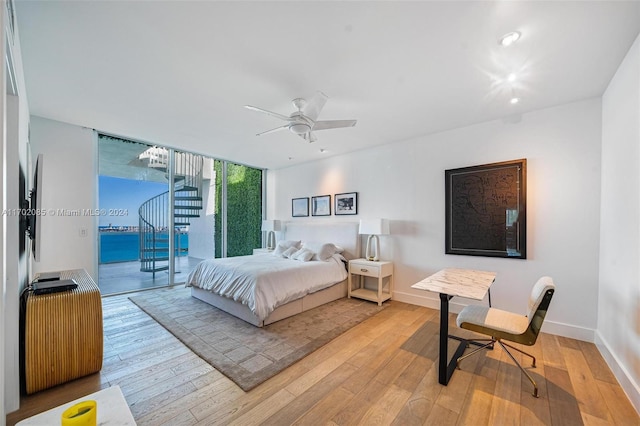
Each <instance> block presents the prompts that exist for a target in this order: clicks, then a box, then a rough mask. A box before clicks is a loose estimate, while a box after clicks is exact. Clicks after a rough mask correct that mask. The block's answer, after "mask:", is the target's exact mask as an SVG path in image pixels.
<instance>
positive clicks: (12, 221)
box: [0, 8, 30, 424]
mask: <svg viewBox="0 0 640 426" xmlns="http://www.w3.org/2000/svg"><path fill="white" fill-rule="evenodd" d="M5 12H6V8H2V16H3V19H6V16H5ZM15 22H16V24H17V21H15ZM4 25H6V20H5V21H4V23H3V25H0V28H4ZM6 34H8V33H5V32H4V31H3V32H2V39H1V41H0V44H1V45H2V49H3V52H5V53H4V54H3V55H2V57H3V58H6V59H7V60H6V61H5V66H3V67H2V68H3V72H6V71H5V67H7V68H9V67H10V68H11V70H12V72H11V74H12V75H13V80H12V82H11V83H9V84H11V85H12V92H13V93H15V94H16V95H17V96H9V97H8V98H9V99H6V98H7V96H5V95H4V94H5V93H7V91H8V89H7V90H5V86H4V84H5V82H7V81H9V80H11V79H10V78H8V77H7V76H5V75H4V74H3V75H2V77H1V78H2V82H3V89H2V90H1V91H0V92H2V93H3V101H2V104H3V106H4V107H6V110H5V109H4V108H3V118H4V119H5V121H4V123H3V124H4V126H3V129H4V130H3V131H4V132H6V133H4V136H5V137H6V139H5V138H3V141H5V143H6V146H5V149H6V151H5V152H4V154H5V157H4V159H3V160H4V161H2V174H3V176H4V179H6V181H5V184H4V185H2V194H3V198H4V202H5V203H6V204H5V205H3V209H4V208H7V209H18V208H20V207H21V200H20V199H19V196H18V195H19V193H20V190H19V189H20V188H19V182H20V180H19V170H20V168H22V170H23V171H25V172H26V171H27V170H28V163H29V162H30V159H28V158H27V142H28V134H29V104H28V101H27V93H26V86H25V81H24V73H23V65H22V54H21V48H20V37H19V29H18V27H17V25H16V27H15V30H14V36H13V37H11V36H9V37H7V41H6V43H5V39H4V36H5V35H6ZM5 114H6V116H5ZM19 230H20V227H19V217H18V216H16V215H5V216H3V220H2V234H3V235H2V241H3V243H2V244H3V247H4V249H3V250H0V251H2V253H1V254H0V257H2V258H3V260H4V269H3V280H2V282H3V292H2V296H1V299H2V300H1V301H0V312H1V313H2V317H3V321H2V322H3V325H2V327H1V331H0V341H1V342H2V344H1V345H0V365H1V366H2V367H3V368H2V373H0V383H2V386H1V389H2V391H1V392H0V401H2V402H3V404H2V410H0V424H4V421H5V416H4V414H5V413H7V412H11V411H15V410H17V409H18V408H19V405H20V382H19V358H18V356H19V352H18V332H19V329H18V318H19V299H18V298H19V294H20V292H21V290H22V289H23V287H24V286H25V284H26V283H27V282H28V280H29V277H28V270H29V260H28V258H27V255H28V251H25V252H22V253H20V250H19V247H20V242H21V241H24V240H25V236H24V235H21V234H20V232H19ZM3 334H4V336H3ZM2 358H4V360H3V361H2ZM3 376H4V379H3Z"/></svg>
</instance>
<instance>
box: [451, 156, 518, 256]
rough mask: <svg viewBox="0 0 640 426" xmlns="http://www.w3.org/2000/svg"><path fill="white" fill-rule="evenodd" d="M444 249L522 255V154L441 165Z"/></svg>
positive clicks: (477, 254)
mask: <svg viewBox="0 0 640 426" xmlns="http://www.w3.org/2000/svg"><path fill="white" fill-rule="evenodd" d="M445 194H446V195H445V198H446V200H445V206H446V220H445V222H446V224H445V226H446V230H445V231H446V232H445V235H446V236H445V244H446V248H445V253H446V254H459V255H468V256H489V257H505V258H510V259H526V258H527V203H526V200H527V160H526V159H519V160H512V161H503V162H499V163H492V164H483V165H479V166H472V167H463V168H459V169H451V170H445Z"/></svg>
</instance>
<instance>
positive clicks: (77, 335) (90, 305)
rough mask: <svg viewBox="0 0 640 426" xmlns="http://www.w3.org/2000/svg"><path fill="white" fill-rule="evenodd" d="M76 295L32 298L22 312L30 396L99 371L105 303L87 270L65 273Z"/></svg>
mask: <svg viewBox="0 0 640 426" xmlns="http://www.w3.org/2000/svg"><path fill="white" fill-rule="evenodd" d="M60 278H61V279H74V280H75V281H76V283H77V284H78V287H77V288H76V289H75V290H70V291H63V292H59V293H50V294H40V295H35V294H29V295H28V296H27V299H26V303H25V308H24V376H25V390H26V392H27V393H28V394H31V393H33V392H37V391H39V390H42V389H46V388H50V387H52V386H55V385H58V384H60V383H64V382H67V381H69V380H73V379H76V378H78V377H82V376H86V375H88V374H91V373H95V372H97V371H100V369H101V368H102V352H103V340H102V339H103V336H102V300H101V298H100V290H99V289H98V286H97V285H96V283H95V282H94V281H93V280H92V279H91V276H89V274H88V273H87V272H86V271H85V270H83V269H78V270H71V271H63V272H61V273H60Z"/></svg>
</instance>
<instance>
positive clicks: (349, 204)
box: [333, 192, 358, 216]
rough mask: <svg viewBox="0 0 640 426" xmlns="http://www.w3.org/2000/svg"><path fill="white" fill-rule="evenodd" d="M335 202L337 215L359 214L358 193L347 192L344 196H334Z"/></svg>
mask: <svg viewBox="0 0 640 426" xmlns="http://www.w3.org/2000/svg"><path fill="white" fill-rule="evenodd" d="M333 200H334V202H335V204H336V205H335V207H334V211H335V212H336V213H335V214H336V216H337V215H341V214H358V193H357V192H346V193H344V194H335V195H334V196H333Z"/></svg>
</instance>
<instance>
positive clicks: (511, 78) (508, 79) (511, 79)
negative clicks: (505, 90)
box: [507, 73, 517, 83]
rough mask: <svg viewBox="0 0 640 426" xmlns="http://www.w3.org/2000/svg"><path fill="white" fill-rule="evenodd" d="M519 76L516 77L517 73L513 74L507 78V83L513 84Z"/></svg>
mask: <svg viewBox="0 0 640 426" xmlns="http://www.w3.org/2000/svg"><path fill="white" fill-rule="evenodd" d="M516 78H517V76H516V75H515V73H511V74H509V75H508V76H507V81H508V82H509V83H513V82H514V81H516Z"/></svg>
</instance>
